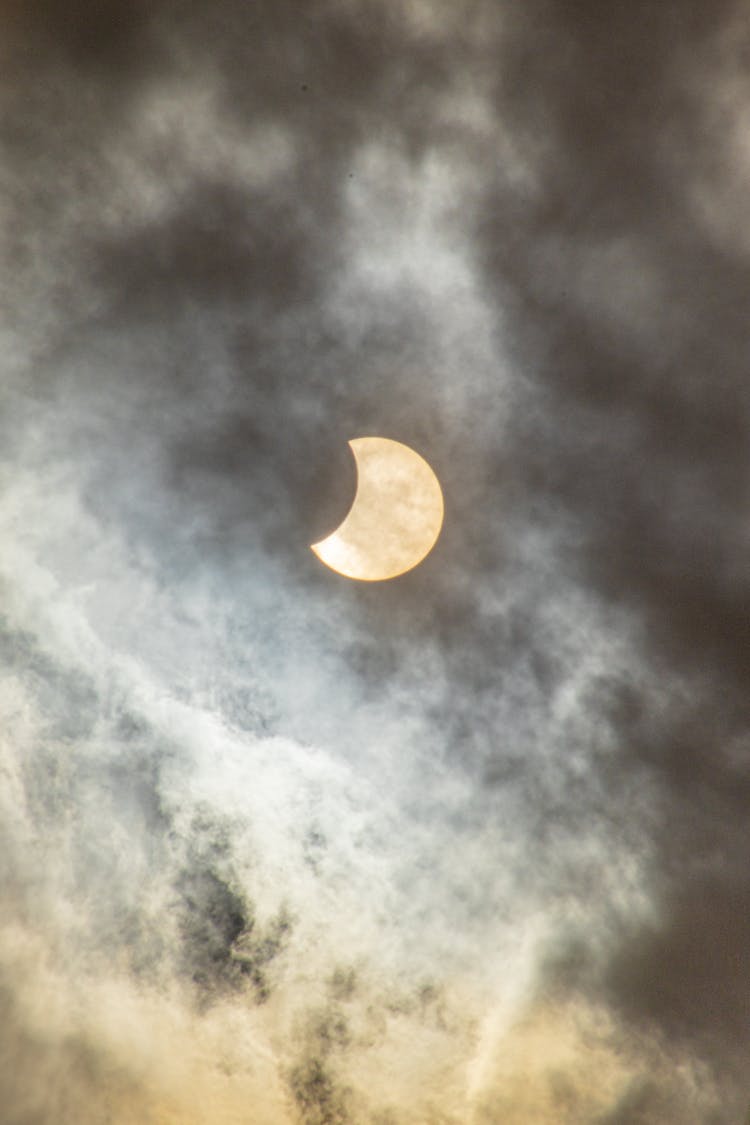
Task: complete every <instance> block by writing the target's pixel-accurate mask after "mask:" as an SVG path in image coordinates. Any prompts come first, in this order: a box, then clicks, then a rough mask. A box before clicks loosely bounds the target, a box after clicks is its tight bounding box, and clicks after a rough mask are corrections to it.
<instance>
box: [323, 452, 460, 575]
mask: <svg viewBox="0 0 750 1125" xmlns="http://www.w3.org/2000/svg"><path fill="white" fill-rule="evenodd" d="M349 447H350V448H351V451H352V453H353V454H354V460H355V463H356V466H357V490H356V492H355V495H354V500H353V502H352V506H351V508H350V509H349V512H348V514H347V515H346V517H345V518H344V520H343V522H342V523H341V524H340V525H339V527H337V528H336V530H335V531H334V532H332V533H331V534H330V535H329V536H328V537H327V538H326V539H321V541H320V542H319V543H313V545H312V547H311V550H312V551H314V552H315V554H316V555H317V556H318V558H319V559H320V561H321V562H323V563H325V565H326V566H328V567H330V568H331V570H335V571H337V572H338V573H339V574H343V575H344V576H345V577H346V578H356V579H358V580H359V581H361V582H382V581H384V580H385V579H387V578H396V577H397V576H398V575H399V574H404V573H405V572H406V571H407V570H411V569H412V568H413V567H415V566H416V565H417V563H420V562H421V561H422V559H424V558H425V556H426V555H428V554H429V553H430V551H431V550H432V548H433V547H434V546H435V543H436V541H437V538H438V536H439V534H440V529H441V527H442V526H443V512H444V505H443V493H442V489H441V488H440V483H439V481H438V479H437V477H436V476H435V473H434V472H433V471H432V468H431V467H430V466H429V465H428V464H427V462H426V461H425V459H424V457H420V455H419V454H418V453H417V452H415V450H413V449H411V448H410V446H408V445H402V443H401V442H400V441H392V440H391V439H390V438H382V437H360V438H354V440H353V441H350V442H349Z"/></svg>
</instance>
